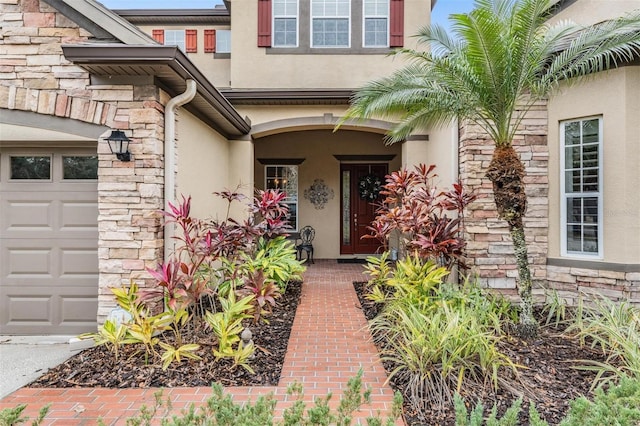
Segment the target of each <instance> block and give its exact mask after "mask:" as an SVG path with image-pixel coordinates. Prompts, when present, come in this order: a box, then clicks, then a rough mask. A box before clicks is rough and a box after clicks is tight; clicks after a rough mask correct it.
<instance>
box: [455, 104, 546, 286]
mask: <svg viewBox="0 0 640 426" xmlns="http://www.w3.org/2000/svg"><path fill="white" fill-rule="evenodd" d="M459 134H460V145H459V154H460V179H461V181H462V182H463V184H464V185H465V186H467V187H468V188H469V189H470V190H472V191H474V192H475V193H476V194H477V195H478V199H477V200H476V201H474V202H473V203H472V204H471V205H470V206H469V207H468V210H467V212H466V217H465V226H466V238H467V264H468V265H469V266H470V267H471V271H470V272H471V273H472V274H477V275H478V277H479V280H480V283H481V285H483V286H486V287H489V288H492V289H497V290H499V291H500V292H502V293H503V294H505V295H507V296H510V297H515V296H517V290H516V278H517V276H518V272H517V267H516V261H515V256H514V250H513V243H512V241H511V236H510V235H509V229H508V226H507V224H506V222H505V221H503V220H501V219H498V214H497V211H496V207H495V203H494V200H493V189H492V184H491V181H489V179H488V178H487V177H485V173H486V170H487V168H488V166H489V163H490V162H491V158H492V155H493V150H494V143H493V140H491V139H490V138H489V136H488V135H487V134H486V133H484V131H483V130H482V129H481V128H480V127H478V126H476V125H473V124H469V123H463V124H462V125H461V126H460V133H459ZM513 146H514V147H515V149H516V151H517V152H518V153H519V154H520V159H521V160H522V161H523V163H524V165H525V169H526V175H525V178H524V182H525V185H526V193H527V197H528V208H527V213H526V215H525V218H524V226H525V236H526V241H527V246H528V249H529V260H530V265H531V273H532V278H533V280H534V287H535V282H536V281H540V280H544V279H545V278H546V258H547V234H548V227H549V225H548V211H549V203H548V193H549V181H548V176H549V173H548V168H549V164H548V163H549V152H548V149H547V109H546V103H538V104H536V105H534V107H533V108H532V109H531V111H530V112H529V113H528V115H527V117H526V118H525V119H524V120H523V121H522V123H521V125H520V128H519V129H518V133H517V135H516V137H515V139H514V141H513Z"/></svg>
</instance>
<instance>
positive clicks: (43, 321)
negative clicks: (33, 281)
mask: <svg viewBox="0 0 640 426" xmlns="http://www.w3.org/2000/svg"><path fill="white" fill-rule="evenodd" d="M4 292H6V293H7V294H3V295H2V297H3V299H5V300H4V301H5V302H8V303H7V304H6V305H5V306H8V307H9V308H8V309H7V310H6V322H7V324H12V323H13V324H17V323H38V324H40V325H49V326H50V325H52V313H53V312H52V305H53V303H52V302H53V299H54V297H53V296H51V294H50V293H51V290H50V289H48V288H40V289H38V288H29V287H24V288H20V287H19V288H16V289H4V290H3V293H4Z"/></svg>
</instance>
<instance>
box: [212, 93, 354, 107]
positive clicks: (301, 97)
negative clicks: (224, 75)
mask: <svg viewBox="0 0 640 426" xmlns="http://www.w3.org/2000/svg"><path fill="white" fill-rule="evenodd" d="M221 93H222V94H223V95H224V97H225V98H227V99H228V100H229V102H231V103H232V104H234V105H348V104H349V100H350V99H351V97H352V95H353V93H354V92H353V90H351V89H268V90H239V89H229V90H221Z"/></svg>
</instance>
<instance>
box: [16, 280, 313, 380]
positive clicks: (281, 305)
mask: <svg viewBox="0 0 640 426" xmlns="http://www.w3.org/2000/svg"><path fill="white" fill-rule="evenodd" d="M301 293H302V283H299V282H297V283H290V284H289V285H288V287H287V292H286V293H285V294H284V295H283V296H282V297H280V298H278V299H277V305H276V307H275V308H274V310H273V314H272V315H269V316H268V317H267V318H268V320H269V324H265V323H260V324H258V325H253V324H248V325H249V328H250V329H251V332H252V333H253V341H254V343H255V345H256V347H257V350H256V353H255V358H254V359H253V360H251V362H250V365H251V367H252V368H253V369H254V370H255V373H256V374H250V373H249V372H247V371H246V370H245V369H244V368H242V367H238V368H236V369H232V368H231V367H232V362H231V361H230V360H216V359H215V357H214V356H213V353H212V349H213V348H214V344H215V339H214V338H212V337H211V333H210V332H209V333H207V334H204V331H198V333H199V335H200V338H199V339H198V341H199V343H201V347H200V350H199V351H198V352H197V354H198V355H199V356H200V357H202V359H201V360H188V359H187V360H183V362H181V363H179V364H178V363H172V364H171V365H170V366H169V367H168V368H167V370H162V363H161V362H160V361H157V362H155V363H145V358H144V349H143V348H142V347H141V346H140V345H137V344H136V345H124V346H123V347H122V349H121V353H120V355H119V360H118V361H116V360H115V357H114V355H113V353H112V352H111V351H110V350H109V349H108V348H107V347H105V346H97V347H92V348H89V349H86V350H84V351H82V352H80V353H78V354H77V355H75V356H73V357H72V358H70V359H68V360H67V361H66V362H64V363H63V364H60V365H59V366H57V367H55V368H53V369H51V370H49V371H48V372H47V373H46V374H45V375H44V376H42V377H40V378H39V379H37V380H35V381H34V382H32V383H30V384H29V385H28V386H27V387H53V388H66V387H87V386H91V387H105V388H137V387H143V388H146V387H177V386H188V387H195V386H211V383H212V382H219V383H221V384H222V385H224V386H276V385H277V384H278V381H279V379H280V372H281V370H282V364H283V363H284V356H285V353H286V352H287V344H288V342H289V335H290V334H291V327H292V326H293V319H294V317H295V313H296V308H297V306H298V303H299V301H300V295H301ZM186 341H187V339H185V342H186Z"/></svg>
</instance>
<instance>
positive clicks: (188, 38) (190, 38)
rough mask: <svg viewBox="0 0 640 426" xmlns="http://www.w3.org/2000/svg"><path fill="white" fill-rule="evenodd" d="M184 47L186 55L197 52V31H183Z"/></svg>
mask: <svg viewBox="0 0 640 426" xmlns="http://www.w3.org/2000/svg"><path fill="white" fill-rule="evenodd" d="M184 45H185V46H184V47H185V49H186V50H187V53H196V52H197V51H198V30H184Z"/></svg>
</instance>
